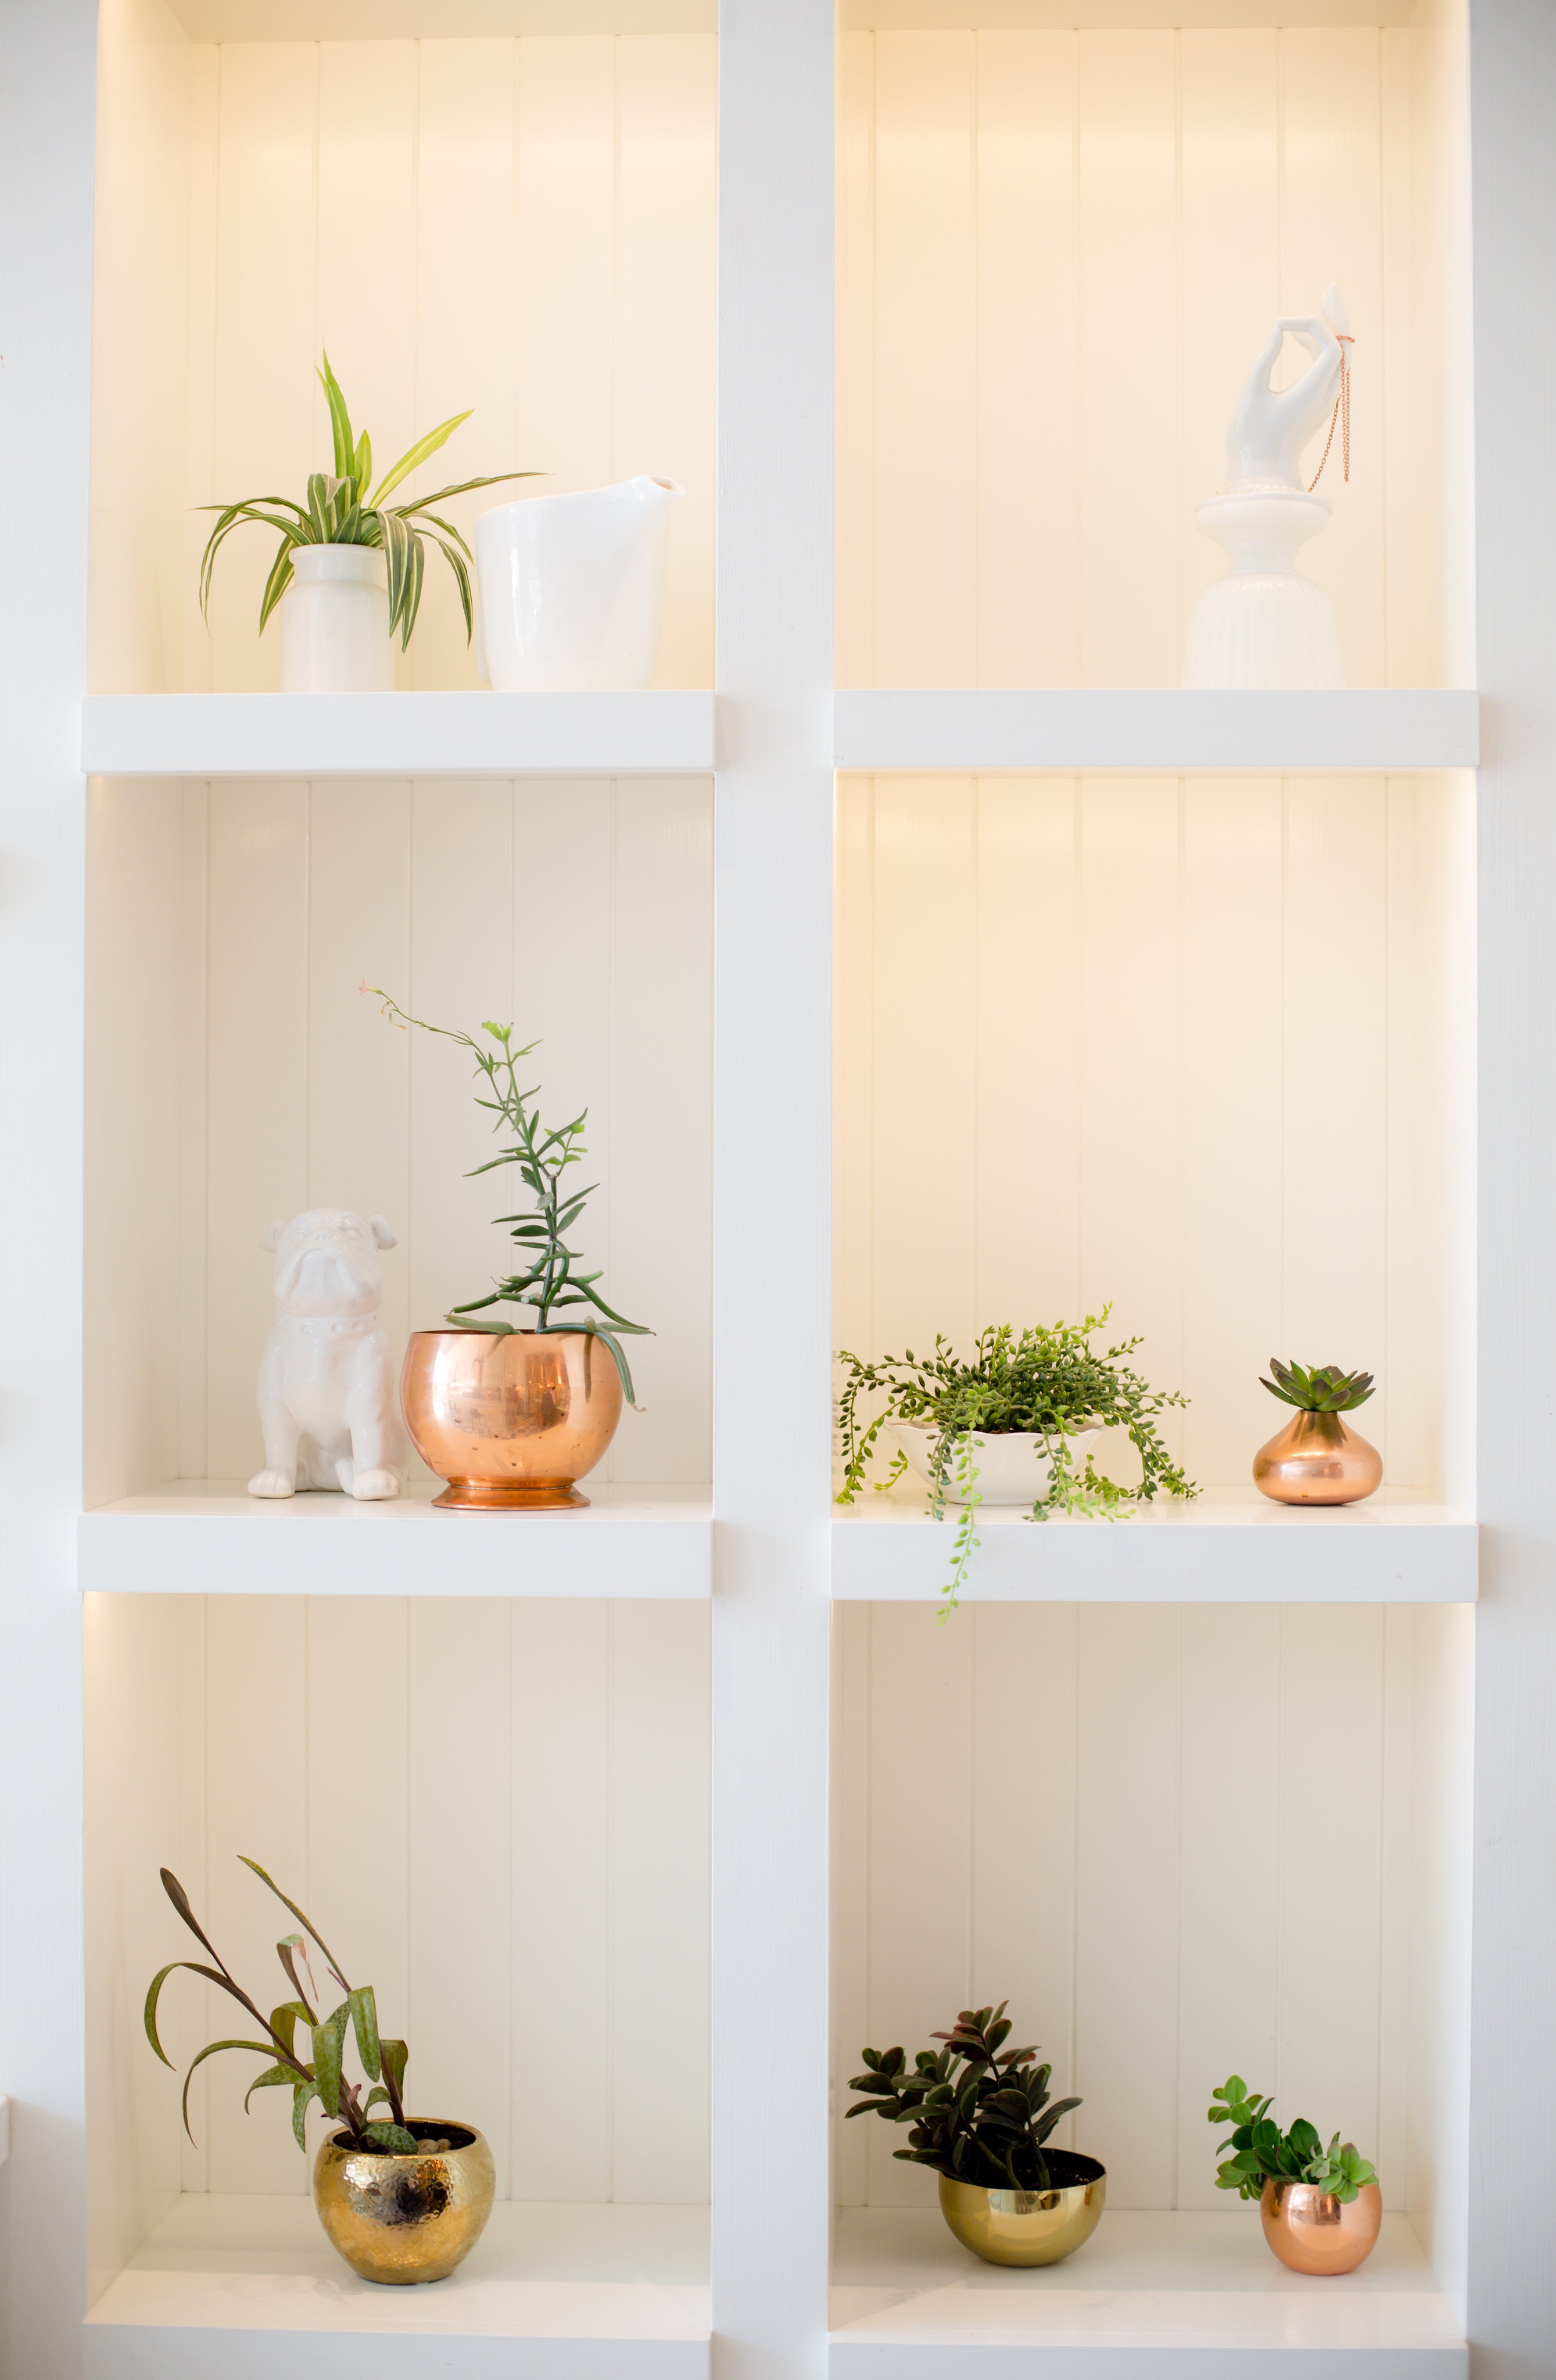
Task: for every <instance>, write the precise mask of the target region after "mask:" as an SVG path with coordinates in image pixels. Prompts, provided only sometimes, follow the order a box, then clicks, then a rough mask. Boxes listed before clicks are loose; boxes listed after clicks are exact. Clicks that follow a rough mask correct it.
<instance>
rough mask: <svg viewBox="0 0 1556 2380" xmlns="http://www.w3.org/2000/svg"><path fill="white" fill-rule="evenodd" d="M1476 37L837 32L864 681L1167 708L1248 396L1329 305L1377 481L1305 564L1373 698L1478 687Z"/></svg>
mask: <svg viewBox="0 0 1556 2380" xmlns="http://www.w3.org/2000/svg"><path fill="white" fill-rule="evenodd" d="M1444 13H1445V14H1449V15H1453V14H1456V13H1457V12H1454V11H1445V12H1444ZM1456 39H1457V36H1454V35H1453V34H1452V33H1451V32H1445V31H1441V30H1436V29H1435V28H1434V29H1433V30H1431V31H1430V32H1429V33H1427V32H1424V33H1423V34H1422V35H1421V36H1420V37H1419V40H1417V36H1416V35H1415V34H1414V33H1412V32H1410V31H1407V30H1404V28H1400V27H1392V28H1389V29H1387V30H1380V29H1379V28H1378V27H1371V28H1361V27H1355V26H1351V27H1341V26H1329V27H1314V26H1307V27H1298V28H1295V29H1292V28H1288V29H1287V30H1285V31H1283V32H1277V31H1275V30H1271V29H1269V28H1265V29H1262V30H1218V31H1194V30H1184V31H1173V30H1134V31H1102V30H1093V31H1081V32H1073V31H1068V30H1047V31H1035V30H1024V31H1018V30H983V31H979V32H974V31H971V30H964V31H902V30H898V31H881V32H875V33H870V32H849V33H846V34H845V36H844V37H843V40H842V45H841V68H840V97H839V230H838V240H839V249H838V272H839V282H838V442H839V443H838V499H839V500H838V546H837V553H838V572H839V601H838V613H837V620H838V632H837V671H838V679H839V682H840V683H841V684H843V685H845V686H871V685H874V686H1038V685H1045V686H1172V685H1175V684H1176V682H1177V674H1178V667H1179V662H1180V659H1181V655H1182V650H1183V641H1184V634H1185V627H1186V625H1187V620H1188V614H1189V612H1190V610H1191V609H1192V606H1193V602H1194V600H1195V597H1196V596H1197V594H1198V592H1199V590H1200V589H1202V588H1203V587H1204V586H1205V585H1206V584H1207V583H1208V582H1209V581H1210V579H1211V578H1212V577H1217V576H1218V575H1219V574H1220V572H1221V570H1222V556H1221V553H1220V549H1219V548H1217V547H1215V546H1214V545H1212V544H1211V543H1210V541H1209V540H1207V539H1205V538H1204V537H1202V536H1201V535H1200V534H1199V532H1198V531H1197V528H1195V525H1194V506H1195V504H1196V503H1197V502H1198V501H1199V500H1200V499H1201V498H1202V497H1205V496H1208V495H1210V494H1213V493H1214V492H1215V491H1216V490H1217V489H1218V488H1219V487H1220V486H1221V484H1222V476H1223V469H1224V437H1225V431H1226V425H1227V422H1228V420H1229V419H1230V417H1231V414H1232V411H1233V407H1234V404H1235V402H1236V399H1237V395H1238V393H1239V391H1240V389H1241V386H1242V383H1243V380H1244V377H1245V375H1246V370H1247V368H1248V366H1249V364H1250V362H1251V361H1252V359H1253V357H1254V356H1255V354H1256V353H1257V352H1258V348H1259V346H1261V345H1262V343H1263V339H1264V336H1265V334H1266V332H1267V331H1268V329H1269V327H1270V322H1272V321H1273V319H1274V318H1275V316H1276V315H1277V314H1279V313H1282V312H1286V313H1297V314H1305V313H1312V312H1314V311H1316V310H1317V309H1318V305H1319V299H1320V297H1321V296H1322V293H1323V290H1324V288H1325V286H1326V285H1327V284H1328V283H1329V282H1331V280H1337V281H1338V282H1339V283H1340V284H1341V286H1342V288H1343V292H1344V296H1345V301H1346V305H1347V307H1348V309H1349V310H1350V313H1351V317H1352V321H1353V324H1354V327H1355V334H1356V346H1355V351H1354V353H1355V406H1354V417H1355V418H1354V462H1353V476H1352V480H1351V483H1350V485H1349V486H1348V487H1347V486H1344V485H1343V483H1342V480H1341V475H1340V471H1339V468H1338V459H1339V458H1338V455H1334V456H1331V461H1330V465H1329V468H1328V470H1327V471H1326V473H1325V477H1324V480H1323V485H1322V492H1324V493H1325V494H1327V495H1329V496H1330V497H1331V498H1332V499H1333V501H1334V504H1335V516H1334V519H1333V522H1332V524H1331V528H1329V529H1328V530H1327V531H1326V532H1325V534H1324V535H1323V536H1322V537H1321V538H1320V539H1319V540H1317V541H1316V542H1315V543H1314V544H1313V545H1311V546H1310V547H1308V548H1307V553H1306V556H1305V567H1306V568H1307V569H1308V570H1309V572H1310V575H1311V576H1312V577H1315V578H1316V579H1318V580H1319V583H1320V584H1321V585H1322V586H1324V587H1325V588H1326V589H1327V590H1328V591H1329V593H1330V595H1331V598H1332V599H1333V601H1334V604H1335V608H1336V612H1337V614H1338V618H1339V623H1340V632H1341V641H1342V647H1343V653H1344V657H1345V664H1346V671H1347V676H1348V680H1349V683H1350V684H1352V685H1354V686H1384V685H1392V686H1414V685H1436V684H1446V683H1453V684H1465V685H1467V684H1469V683H1470V682H1471V672H1472V667H1473V657H1472V654H1471V652H1470V651H1469V650H1468V648H1469V643H1470V639H1469V637H1468V635H1467V628H1466V626H1465V622H1466V619H1467V603H1466V599H1465V594H1464V591H1463V590H1464V589H1465V587H1466V586H1467V584H1468V577H1467V538H1466V534H1465V525H1464V523H1465V491H1466V489H1467V485H1468V476H1467V474H1468V460H1467V437H1468V420H1467V402H1466V399H1465V388H1466V385H1467V383H1466V379H1465V365H1464V350H1465V331H1466V328H1467V322H1466V309H1465V303H1464V287H1465V280H1464V273H1463V270H1462V265H1463V255H1464V248H1465V238H1464V235H1463V233H1462V231H1457V232H1456V231H1455V230H1454V228H1453V226H1454V225H1456V224H1457V223H1459V221H1460V219H1461V218H1462V217H1463V215H1464V212H1465V210H1464V208H1463V205H1462V204H1461V203H1460V186H1461V184H1462V182H1463V178H1464V142H1463V138H1462V131H1461V128H1460V117H1461V116H1462V113H1463V105H1464V101H1463V83H1462V78H1460V79H1457V80H1455V79H1454V78H1453V73H1452V71H1451V68H1452V64H1453V58H1452V55H1451V54H1452V52H1453V46H1454V42H1455V40H1456ZM1445 46H1446V48H1447V50H1448V52H1449V53H1450V56H1449V61H1448V70H1445V68H1444V64H1443V56H1442V53H1443V51H1444V48H1445ZM1445 181H1446V183H1447V184H1448V186H1449V191H1450V195H1449V196H1448V198H1447V200H1446V201H1445V200H1444V199H1443V197H1442V195H1441V187H1442V185H1443V183H1444V182H1445ZM1455 322H1457V330H1456V332H1455V330H1454V328H1453V325H1454V323H1455ZM1294 352H1295V351H1294ZM1311 460H1312V463H1313V465H1314V467H1315V468H1316V466H1317V460H1318V449H1317V448H1315V451H1314V453H1313V455H1312V457H1311ZM1440 515H1441V516H1445V517H1446V518H1447V520H1448V528H1447V531H1446V533H1445V534H1444V533H1443V532H1442V531H1441V529H1440V526H1439V518H1438V516H1440Z"/></svg>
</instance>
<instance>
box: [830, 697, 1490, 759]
mask: <svg viewBox="0 0 1556 2380" xmlns="http://www.w3.org/2000/svg"><path fill="white" fill-rule="evenodd" d="M1479 710H1480V703H1479V697H1478V696H1477V694H1475V693H1473V692H1465V691H1462V690H1459V689H1456V688H1455V689H1449V690H1441V689H1437V688H1421V689H1413V688H1407V689H1396V688H1394V687H1392V686H1355V687H1345V688H1343V689H1340V690H1336V691H1332V692H1322V693H1300V694H1219V693H1218V694H1202V693H1190V692H1185V691H1183V690H1181V689H1178V688H1176V687H1164V688H1156V687H1141V686H1086V687H1068V686H1044V687H1035V688H1025V687H1006V686H1000V687H989V688H976V689H975V688H962V687H955V686H951V687H934V688H922V689H921V688H917V687H913V688H900V689H885V688H869V689H865V688H856V689H853V690H846V691H845V690H840V691H839V692H838V693H837V694H836V695H834V697H833V747H834V751H835V755H836V760H837V766H838V767H839V768H840V769H860V770H902V769H942V770H953V771H956V770H995V769H1021V770H1041V769H1058V770H1066V771H1068V770H1080V769H1110V770H1112V769H1149V770H1154V771H1175V770H1185V771H1193V772H1195V773H1196V774H1197V773H1199V772H1201V771H1214V770H1218V769H1235V770H1246V771H1260V770H1263V771H1272V770H1279V771H1284V770H1302V769H1355V770H1361V769H1473V768H1474V767H1475V765H1476V762H1477V759H1478V758H1479V749H1480V728H1479Z"/></svg>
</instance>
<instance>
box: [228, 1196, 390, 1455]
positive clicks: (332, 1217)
mask: <svg viewBox="0 0 1556 2380" xmlns="http://www.w3.org/2000/svg"><path fill="white" fill-rule="evenodd" d="M260 1245H261V1247H266V1248H274V1250H275V1319H274V1322H273V1323H272V1325H271V1327H270V1330H268V1332H267V1333H266V1335H265V1343H264V1353H263V1354H262V1355H261V1357H260V1378H259V1403H260V1424H261V1428H262V1429H263V1431H264V1439H265V1467H264V1469H263V1470H262V1471H256V1472H255V1474H254V1476H253V1477H252V1479H250V1480H249V1495H250V1496H291V1495H295V1494H296V1492H297V1490H298V1488H344V1489H345V1491H346V1494H347V1495H348V1496H356V1497H359V1498H360V1499H361V1500H363V1501H364V1502H369V1501H371V1500H375V1499H377V1498H381V1497H384V1496H397V1495H398V1494H399V1492H400V1489H401V1488H403V1487H404V1485H405V1475H406V1447H405V1439H404V1437H403V1436H402V1434H401V1430H400V1408H399V1400H398V1397H397V1395H396V1393H395V1367H394V1363H393V1360H392V1358H391V1356H390V1353H389V1341H388V1338H387V1336H386V1335H385V1333H384V1332H383V1330H382V1329H381V1328H380V1326H379V1319H378V1308H379V1303H380V1300H381V1299H382V1297H383V1272H382V1271H381V1269H380V1267H379V1262H378V1251H379V1249H380V1248H392V1247H393V1246H394V1245H395V1234H394V1233H393V1232H392V1231H391V1230H390V1229H389V1226H388V1224H387V1223H386V1222H385V1221H384V1220H383V1216H382V1215H370V1216H369V1217H368V1219H367V1220H366V1221H365V1222H364V1221H363V1220H362V1218H361V1216H360V1215H348V1214H346V1212H345V1211H344V1210H343V1209H342V1208H338V1207H313V1208H310V1209H309V1211H308V1213H307V1214H305V1215H294V1216H293V1217H292V1220H291V1221H290V1222H289V1223H280V1222H277V1223H272V1225H271V1227H270V1229H269V1231H268V1232H267V1233H265V1235H264V1238H263V1239H262V1240H261V1243H260Z"/></svg>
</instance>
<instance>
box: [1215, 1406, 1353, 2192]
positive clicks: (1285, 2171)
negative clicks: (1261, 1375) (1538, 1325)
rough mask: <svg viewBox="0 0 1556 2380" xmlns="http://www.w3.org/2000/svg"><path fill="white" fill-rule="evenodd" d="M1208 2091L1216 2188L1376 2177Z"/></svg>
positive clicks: (1238, 2083)
mask: <svg viewBox="0 0 1556 2380" xmlns="http://www.w3.org/2000/svg"><path fill="white" fill-rule="evenodd" d="M1293 1402H1294V1403H1295V1399H1294V1400H1293ZM1329 1410H1331V1411H1333V1410H1334V1408H1333V1407H1331V1408H1329ZM1211 2097H1212V2099H1214V2101H1215V2102H1216V2104H1215V2106H1214V2107H1208V2108H1207V2109H1206V2111H1205V2113H1206V2116H1207V2118H1208V2119H1209V2120H1210V2122H1211V2123H1212V2124H1231V2125H1233V2126H1234V2128H1235V2129H1234V2131H1233V2135H1232V2142H1231V2146H1230V2148H1229V2150H1228V2152H1227V2155H1226V2159H1225V2162H1224V2163H1223V2164H1222V2165H1220V2166H1218V2167H1217V2168H1216V2188H1217V2189H1218V2190H1234V2191H1235V2192H1237V2195H1238V2196H1239V2198H1258V2197H1260V2196H1262V2194H1263V2191H1264V2185H1265V2183H1266V2181H1267V2180H1274V2181H1310V2182H1314V2183H1316V2184H1317V2186H1318V2188H1319V2189H1320V2190H1326V2191H1328V2192H1329V2194H1330V2196H1331V2198H1337V2199H1339V2200H1340V2202H1341V2204H1342V2205H1345V2206H1348V2205H1349V2204H1350V2203H1351V2201H1352V2200H1353V2199H1354V2198H1355V2196H1356V2195H1357V2193H1358V2192H1361V2191H1363V2190H1365V2189H1366V2188H1367V2185H1368V2182H1369V2181H1376V2180H1377V2179H1378V2176H1377V2173H1376V2172H1375V2170H1374V2168H1372V2167H1371V2166H1370V2165H1368V2161H1367V2159H1366V2157H1364V2156H1362V2155H1360V2154H1359V2152H1358V2151H1357V2150H1356V2148H1355V2146H1354V2145H1353V2143H1351V2142H1350V2141H1344V2142H1342V2140H1341V2138H1340V2135H1339V2133H1338V2132H1336V2133H1335V2135H1334V2137H1333V2139H1332V2140H1331V2142H1330V2144H1329V2146H1328V2148H1327V2149H1326V2148H1325V2146H1324V2144H1323V2141H1322V2138H1321V2137H1320V2135H1319V2131H1317V2129H1316V2127H1315V2126H1313V2125H1312V2124H1310V2123H1309V2122H1308V2121H1307V2118H1306V2117H1305V2116H1299V2117H1298V2118H1297V2119H1296V2121H1295V2124H1294V2125H1293V2126H1292V2128H1291V2130H1290V2131H1289V2132H1282V2130H1281V2127H1280V2125H1279V2124H1278V2123H1277V2122H1276V2121H1275V2119H1274V2118H1273V2116H1271V2115H1270V2112H1269V2109H1270V2101H1269V2099H1267V2098H1260V2097H1259V2096H1258V2095H1257V2094H1256V2093H1253V2092H1250V2091H1249V2089H1248V2086H1247V2084H1246V2083H1245V2082H1244V2080H1243V2078H1242V2076H1241V2075H1240V2074H1232V2075H1229V2076H1228V2077H1227V2079H1226V2081H1225V2082H1224V2083H1222V2085H1221V2087H1220V2088H1219V2089H1218V2090H1216V2091H1213V2092H1212V2093H1211Z"/></svg>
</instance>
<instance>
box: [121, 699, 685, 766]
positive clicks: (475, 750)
mask: <svg viewBox="0 0 1556 2380" xmlns="http://www.w3.org/2000/svg"><path fill="white" fill-rule="evenodd" d="M713 722H714V700H713V696H712V694H711V693H710V692H704V691H701V690H693V691H684V690H683V691H666V692H663V693H658V692H650V693H645V694H495V693H484V694H468V693H463V694H127V695H119V694H113V695H89V696H88V698H86V700H85V701H84V702H83V703H82V705H81V767H82V770H83V771H84V772H85V773H86V774H87V775H88V776H93V777H196V778H199V777H274V776H309V777H329V776H349V777H386V776H387V777H415V776H422V777H439V776H495V777H516V776H544V777H553V776H567V775H574V776H594V777H600V776H617V775H620V776H639V775H659V776H663V775H674V776H684V775H687V774H693V773H698V772H700V771H708V770H711V768H712V766H713V757H714V724H713Z"/></svg>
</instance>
